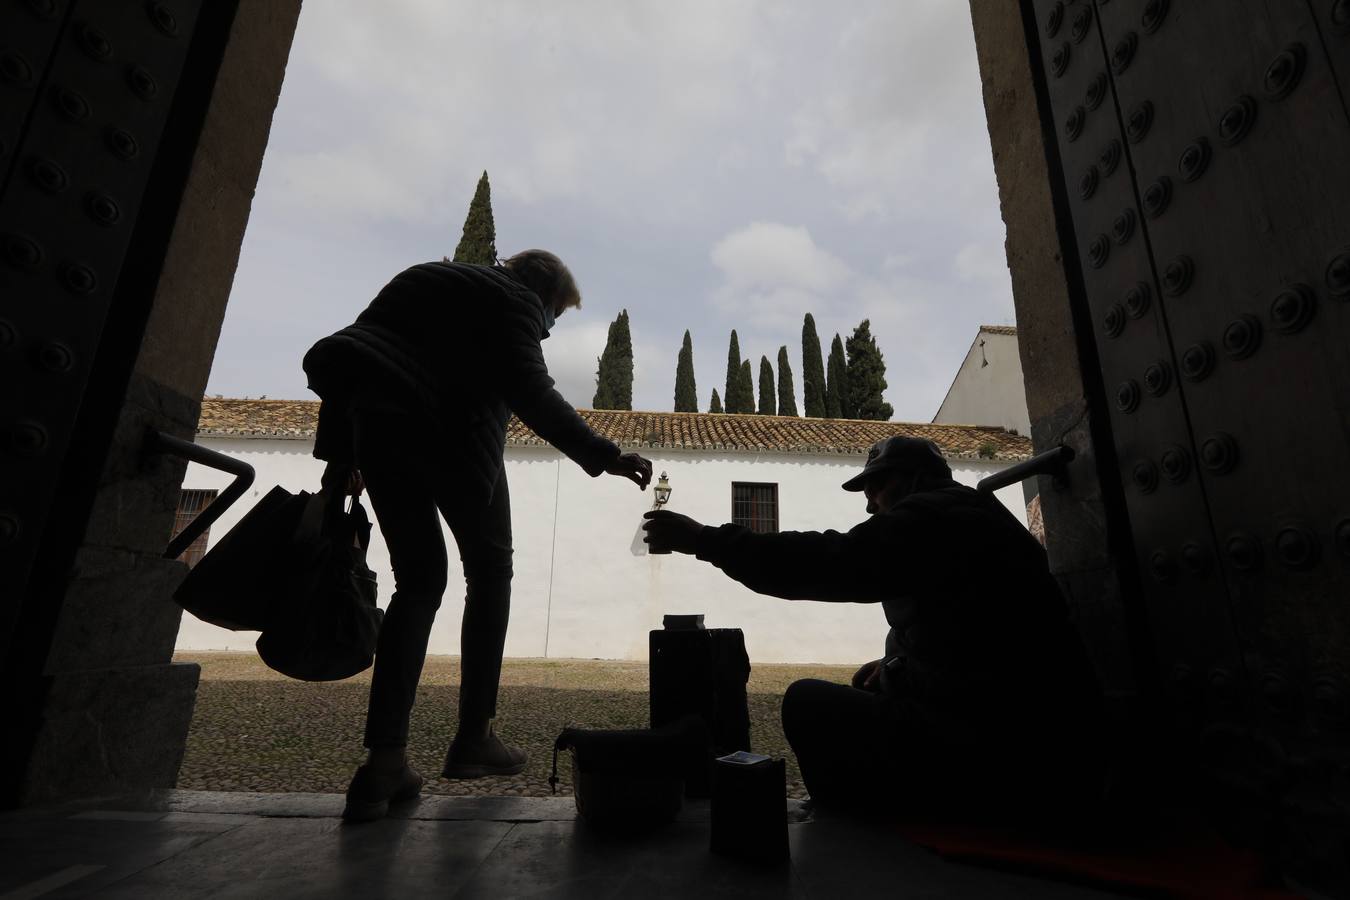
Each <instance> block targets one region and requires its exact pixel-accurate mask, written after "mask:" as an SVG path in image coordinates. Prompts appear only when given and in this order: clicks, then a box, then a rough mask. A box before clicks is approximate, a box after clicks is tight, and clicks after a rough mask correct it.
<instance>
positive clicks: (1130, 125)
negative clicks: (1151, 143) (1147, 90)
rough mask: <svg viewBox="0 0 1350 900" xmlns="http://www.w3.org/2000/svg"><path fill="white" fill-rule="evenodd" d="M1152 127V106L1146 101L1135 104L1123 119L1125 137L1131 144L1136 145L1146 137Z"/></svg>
mask: <svg viewBox="0 0 1350 900" xmlns="http://www.w3.org/2000/svg"><path fill="white" fill-rule="evenodd" d="M1152 125H1153V104H1152V103H1150V102H1149V101H1147V100H1143V101H1140V102H1139V103H1136V104H1135V105H1134V107H1133V108H1132V109H1131V110H1130V113H1129V115H1128V116H1127V117H1126V119H1125V136H1126V137H1127V138H1129V140H1130V143H1131V144H1137V143H1139V142H1140V141H1142V140H1143V139H1144V138H1145V137H1146V136H1147V135H1148V130H1149V128H1150V127H1151V126H1152Z"/></svg>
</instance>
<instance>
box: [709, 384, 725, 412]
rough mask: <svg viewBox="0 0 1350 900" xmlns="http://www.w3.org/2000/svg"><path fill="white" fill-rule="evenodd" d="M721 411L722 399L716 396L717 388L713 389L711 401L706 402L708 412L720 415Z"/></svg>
mask: <svg viewBox="0 0 1350 900" xmlns="http://www.w3.org/2000/svg"><path fill="white" fill-rule="evenodd" d="M721 411H722V398H721V397H719V396H717V388H713V395H712V400H711V401H709V402H708V412H710V413H720V412H721Z"/></svg>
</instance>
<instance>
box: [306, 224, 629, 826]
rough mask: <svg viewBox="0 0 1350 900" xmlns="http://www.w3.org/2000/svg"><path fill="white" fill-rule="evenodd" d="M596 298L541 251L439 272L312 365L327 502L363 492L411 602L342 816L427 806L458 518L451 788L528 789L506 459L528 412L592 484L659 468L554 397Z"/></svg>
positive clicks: (385, 302) (403, 604) (381, 301)
mask: <svg viewBox="0 0 1350 900" xmlns="http://www.w3.org/2000/svg"><path fill="white" fill-rule="evenodd" d="M580 303H581V297H580V294H579V292H578V291H577V288H576V284H575V282H574V281H573V279H572V275H571V273H570V272H569V271H568V270H567V267H566V266H564V265H563V263H562V261H561V260H559V259H558V257H556V256H554V255H553V254H552V253H548V252H545V251H542V250H527V251H525V252H523V253H520V254H517V255H516V256H513V257H511V258H510V259H508V260H506V262H505V263H503V264H502V265H500V266H473V265H463V264H458V263H449V262H439V263H436V262H433V263H426V264H424V265H419V266H414V267H412V268H411V269H408V270H406V271H404V272H402V273H400V274H399V275H397V276H396V277H395V278H394V280H393V281H391V282H389V284H388V285H386V286H385V287H384V289H383V290H381V291H380V293H379V296H377V297H376V298H375V300H374V301H373V302H372V303H371V304H370V306H368V307H367V308H366V310H365V311H364V312H362V313H361V315H360V316H359V317H358V318H357V320H356V322H355V323H354V324H352V325H350V326H348V327H347V328H344V329H342V330H341V331H339V332H337V333H336V334H333V335H330V336H329V337H326V338H324V339H323V340H321V341H319V342H318V343H317V344H315V345H314V346H313V347H312V348H311V349H310V351H309V353H308V354H306V356H305V361H304V367H305V372H306V374H307V375H308V376H309V384H310V387H311V388H312V389H313V390H314V391H315V392H316V393H317V394H319V396H320V397H321V398H322V399H323V403H322V404H321V406H320V411H319V426H318V433H317V435H316V436H315V445H314V455H315V456H317V457H319V458H320V459H323V460H327V461H328V467H327V469H326V470H325V472H324V485H325V486H326V487H330V488H334V489H338V490H346V491H347V492H349V493H350V492H354V491H359V490H360V489H361V486H362V484H364V487H365V488H366V489H367V490H368V491H369V493H370V500H371V504H372V505H373V506H374V509H375V515H376V518H377V520H378V522H379V526H380V532H381V533H382V534H383V535H384V539H385V543H386V544H387V545H388V548H389V558H390V562H391V563H392V565H393V569H394V582H395V591H394V594H393V597H392V598H391V599H390V602H389V608H388V610H387V611H386V614H385V618H384V624H383V625H382V627H381V629H380V637H379V643H378V645H377V649H376V654H375V670H374V673H373V676H372V679H371V684H370V705H369V708H368V711H367V715H366V732H365V745H366V747H368V748H369V749H370V755H369V757H368V759H367V761H366V763H365V764H364V765H362V766H361V767H360V768H359V769H358V770H357V772H356V775H355V776H354V777H353V779H352V783H351V786H350V787H349V788H348V790H347V806H346V810H345V811H344V816H345V817H346V818H349V819H357V820H361V819H373V818H378V817H380V816H382V815H384V814H385V812H386V811H387V810H388V805H389V802H390V801H391V800H401V799H407V798H411V797H415V796H416V795H417V793H418V791H419V790H420V788H421V785H422V777H421V776H420V775H419V774H418V773H417V772H416V771H414V770H413V769H412V767H411V766H409V765H408V760H407V752H406V748H407V744H408V720H409V715H410V713H411V711H412V706H413V699H414V697H415V695H416V692H417V683H418V680H419V678H420V677H421V673H422V665H423V663H424V661H425V659H426V651H427V640H428V637H429V635H430V632H431V625H432V620H433V619H434V618H435V615H436V610H437V608H438V607H439V606H440V603H441V595H442V594H443V593H444V592H445V588H446V582H447V578H448V572H447V569H448V564H447V557H446V548H445V542H444V540H443V539H442V537H441V525H440V519H441V518H444V519H445V521H446V523H447V524H448V525H449V527H450V530H451V532H452V533H453V535H454V537H455V543H456V544H457V545H458V547H459V554H460V559H461V561H462V562H463V565H464V578H465V581H466V582H467V594H466V596H465V600H464V620H463V626H462V630H461V640H460V654H461V666H462V668H461V684H460V694H459V728H458V731H457V733H456V735H455V738H454V740H453V742H452V743H451V745H450V749H449V751H448V753H447V755H446V761H445V768H444V770H443V774H444V775H445V776H446V777H448V778H477V777H483V776H489V775H511V774H515V773H517V772H519V771H521V769H523V768H524V766H525V761H526V756H525V753H524V751H522V750H521V749H519V748H518V747H514V746H510V745H507V744H504V743H502V741H501V740H500V739H498V737H497V735H496V733H495V732H494V731H493V729H492V720H493V717H494V716H495V715H496V707H497V684H498V680H499V678H500V675H501V663H502V649H503V646H504V643H505V640H506V626H507V619H508V616H509V613H510V607H511V574H512V571H511V552H512V550H511V505H510V499H509V494H508V490H507V484H506V473H505V471H504V470H503V465H502V454H503V450H504V447H505V441H506V425H507V421H508V419H509V418H510V414H511V412H512V411H514V412H515V413H516V414H517V415H518V416H519V417H520V418H521V420H522V421H523V422H524V423H525V424H526V425H528V426H530V428H532V429H533V430H534V432H535V433H536V434H538V435H539V436H540V437H542V438H543V439H544V440H546V441H548V442H549V443H550V444H553V445H554V446H555V447H557V448H558V449H559V450H561V451H562V452H563V453H565V454H567V455H568V456H569V457H571V458H572V459H573V460H574V461H576V462H577V463H578V464H579V465H580V466H581V467H582V468H583V469H585V470H586V471H587V472H588V473H589V474H590V475H592V476H596V475H599V474H601V473H603V472H607V473H609V474H611V475H620V476H623V477H625V478H629V479H631V480H633V481H634V482H636V483H637V484H638V485H639V486H640V487H642V488H644V489H645V488H646V486H647V484H648V482H649V481H650V480H651V463H649V462H648V461H647V460H645V459H643V458H642V457H640V456H638V455H637V454H633V453H620V451H619V448H618V447H617V446H616V445H615V444H614V443H613V442H611V441H609V440H607V439H605V438H603V437H600V436H598V435H596V434H595V433H594V432H592V431H591V429H590V428H589V427H588V426H587V425H586V423H585V422H584V421H583V420H582V419H581V417H580V416H578V415H577V412H576V410H575V409H573V408H572V407H571V405H569V404H568V403H567V401H566V400H564V399H563V397H562V395H560V394H559V393H558V392H557V390H555V389H554V387H553V379H552V378H551V377H550V376H549V374H548V368H547V366H546V365H545V363H544V356H543V352H542V349H541V347H540V342H541V341H542V340H543V339H544V338H546V337H548V333H549V329H550V328H552V327H553V322H554V319H555V317H556V316H559V315H561V314H562V313H563V312H564V311H566V310H567V309H569V308H570V307H573V306H579V305H580Z"/></svg>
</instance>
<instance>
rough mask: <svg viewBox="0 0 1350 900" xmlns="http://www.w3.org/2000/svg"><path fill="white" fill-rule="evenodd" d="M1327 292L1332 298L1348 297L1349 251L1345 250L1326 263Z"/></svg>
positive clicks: (1349, 286)
mask: <svg viewBox="0 0 1350 900" xmlns="http://www.w3.org/2000/svg"><path fill="white" fill-rule="evenodd" d="M1327 290H1329V291H1331V294H1332V296H1333V297H1350V249H1345V250H1342V251H1340V252H1339V253H1337V254H1336V255H1335V256H1333V257H1332V258H1331V262H1329V263H1327Z"/></svg>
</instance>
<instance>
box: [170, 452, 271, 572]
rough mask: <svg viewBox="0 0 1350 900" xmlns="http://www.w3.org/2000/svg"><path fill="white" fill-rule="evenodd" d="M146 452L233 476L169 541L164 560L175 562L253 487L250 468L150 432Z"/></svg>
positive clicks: (243, 463)
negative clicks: (179, 458) (149, 451)
mask: <svg viewBox="0 0 1350 900" xmlns="http://www.w3.org/2000/svg"><path fill="white" fill-rule="evenodd" d="M147 449H148V450H151V451H153V452H156V453H167V454H169V455H170V456H178V457H181V458H183V459H186V460H188V461H190V462H195V463H200V464H201V465H203V466H208V467H210V468H212V469H217V470H219V471H221V472H229V473H230V474H231V475H233V476H234V481H232V482H230V484H229V487H227V488H225V490H223V491H221V492H220V495H219V496H218V497H216V499H214V500H212V501H211V503H210V505H209V506H207V507H206V509H204V510H202V511H201V512H199V513H197V515H196V517H195V518H194V519H193V520H192V521H191V522H189V523H188V524H187V525H186V526H185V527H184V528H183V530H182V531H180V532H178V534H176V535H174V536H173V540H171V541H169V546H168V548H167V549H166V550H165V551H164V558H165V559H177V558H178V557H180V556H182V555H183V551H184V550H186V549H187V548H188V547H190V546H191V545H192V542H193V541H195V540H196V539H197V538H198V537H200V536H201V534H202V532H204V531H206V529H208V528H210V527H211V525H212V523H214V522H215V521H216V519H219V518H220V517H221V515H222V514H223V513H224V512H225V510H227V509H229V508H230V507H231V506H232V505H234V501H236V500H238V499H239V498H240V497H242V496H244V492H245V491H247V490H248V489H249V488H250V487H251V486H252V485H253V478H254V475H255V474H256V473H255V472H254V471H253V467H252V466H250V465H249V464H248V463H246V462H244V461H243V460H241V459H235V458H233V457H230V456H226V455H225V454H224V453H221V452H220V451H218V450H211V449H209V448H207V447H203V446H201V445H200V444H194V443H193V442H192V441H185V440H183V439H182V438H176V437H173V436H172V435H168V434H165V433H164V432H162V431H155V430H154V429H151V431H150V434H149V435H148V437H147Z"/></svg>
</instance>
